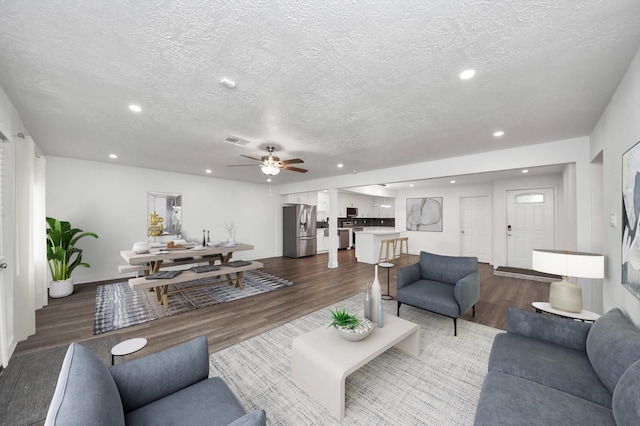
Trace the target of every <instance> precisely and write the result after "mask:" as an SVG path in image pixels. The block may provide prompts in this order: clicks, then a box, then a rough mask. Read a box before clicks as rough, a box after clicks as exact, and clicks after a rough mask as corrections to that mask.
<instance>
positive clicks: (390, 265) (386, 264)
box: [378, 262, 393, 300]
mask: <svg viewBox="0 0 640 426" xmlns="http://www.w3.org/2000/svg"><path fill="white" fill-rule="evenodd" d="M378 266H379V267H381V268H387V292H386V293H385V294H383V295H381V297H382V299H383V300H393V296H392V295H390V294H389V271H390V270H391V268H393V263H389V262H382V263H378Z"/></svg>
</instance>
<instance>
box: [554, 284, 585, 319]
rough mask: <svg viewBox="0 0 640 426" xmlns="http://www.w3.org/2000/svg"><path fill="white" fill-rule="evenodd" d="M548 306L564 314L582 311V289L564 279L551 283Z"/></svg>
mask: <svg viewBox="0 0 640 426" xmlns="http://www.w3.org/2000/svg"><path fill="white" fill-rule="evenodd" d="M549 304H550V305H551V307H552V308H554V309H558V310H561V311H566V312H580V311H582V289H581V288H580V286H579V285H577V284H573V283H570V282H569V281H567V279H566V277H565V278H564V279H563V280H562V281H558V282H555V283H551V287H550V289H549Z"/></svg>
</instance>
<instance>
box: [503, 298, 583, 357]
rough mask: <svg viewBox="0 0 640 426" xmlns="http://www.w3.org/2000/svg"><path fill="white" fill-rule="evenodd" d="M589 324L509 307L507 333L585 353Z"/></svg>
mask: <svg viewBox="0 0 640 426" xmlns="http://www.w3.org/2000/svg"><path fill="white" fill-rule="evenodd" d="M590 329H591V324H590V323H584V322H579V321H569V320H567V319H565V318H558V317H552V316H549V315H542V314H536V313H534V312H529V311H525V310H522V309H518V308H513V307H509V310H508V311H507V333H513V334H519V335H521V336H525V337H530V338H533V339H538V340H542V341H545V342H549V343H554V344H557V345H562V346H565V347H567V348H571V349H578V350H580V351H586V345H587V334H589V330H590Z"/></svg>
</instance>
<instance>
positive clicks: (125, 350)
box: [111, 337, 147, 365]
mask: <svg viewBox="0 0 640 426" xmlns="http://www.w3.org/2000/svg"><path fill="white" fill-rule="evenodd" d="M145 346H147V339H145V338H144V337H137V338H135V339H129V340H125V341H124V342H120V343H118V344H117V345H115V346H114V347H113V348H111V365H114V363H115V357H117V356H124V355H130V354H132V353H134V352H138V351H139V350H140V349H142V348H144V347H145Z"/></svg>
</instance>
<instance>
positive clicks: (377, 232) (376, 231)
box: [353, 229, 400, 238]
mask: <svg viewBox="0 0 640 426" xmlns="http://www.w3.org/2000/svg"><path fill="white" fill-rule="evenodd" d="M353 232H355V233H356V234H358V236H360V235H361V234H371V235H389V234H397V233H399V232H400V231H395V230H387V229H371V230H368V229H365V230H364V231H353ZM394 238H395V237H394Z"/></svg>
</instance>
